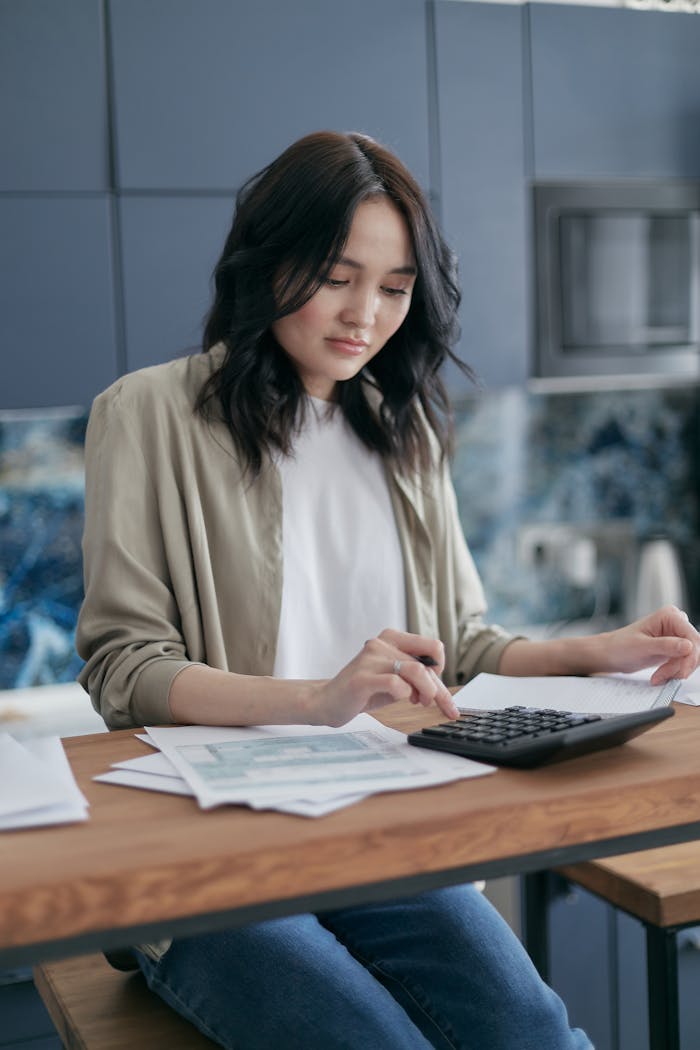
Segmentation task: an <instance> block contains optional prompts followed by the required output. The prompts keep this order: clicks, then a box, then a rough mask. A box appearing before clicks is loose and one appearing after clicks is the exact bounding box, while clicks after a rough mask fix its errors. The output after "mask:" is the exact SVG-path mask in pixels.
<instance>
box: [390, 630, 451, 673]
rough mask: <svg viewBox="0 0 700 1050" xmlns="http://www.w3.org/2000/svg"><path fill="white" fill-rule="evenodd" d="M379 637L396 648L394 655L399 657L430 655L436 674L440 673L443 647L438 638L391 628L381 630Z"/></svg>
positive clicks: (416, 657) (442, 667)
mask: <svg viewBox="0 0 700 1050" xmlns="http://www.w3.org/2000/svg"><path fill="white" fill-rule="evenodd" d="M379 638H380V640H382V641H385V642H387V643H388V644H390V645H393V646H394V648H395V649H397V650H398V651H397V654H396V655H397V656H398V657H399V659H400V658H401V657H402V656H403V657H406V656H412V657H413V658H414V659H418V658H419V657H430V659H431V660H433V661H434V666H435V668H436V670H437V672H438V674H442V672H443V670H444V667H445V647H444V645H443V644H442V642H441V641H440V639H439V638H427V637H426V636H425V635H421V634H409V633H408V632H407V631H394V630H392V629H387V630H384V631H382V632H381V634H380V635H379Z"/></svg>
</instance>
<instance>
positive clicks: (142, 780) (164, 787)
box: [92, 769, 194, 796]
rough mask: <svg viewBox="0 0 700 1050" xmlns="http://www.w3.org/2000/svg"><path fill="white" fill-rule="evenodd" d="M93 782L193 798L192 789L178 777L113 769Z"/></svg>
mask: <svg viewBox="0 0 700 1050" xmlns="http://www.w3.org/2000/svg"><path fill="white" fill-rule="evenodd" d="M92 779H93V780H97V781H99V782H100V783H101V784H121V785H122V787H134V788H142V789H143V790H144V791H163V792H165V794H167V795H190V796H194V791H193V790H192V788H191V787H190V786H189V785H188V784H187V783H185V781H184V780H183V779H182V777H180V776H174V777H168V776H163V775H162V774H160V773H140V772H139V771H138V770H136V769H113V770H111V771H110V772H109V773H100V774H99V775H98V776H96V777H93V778H92Z"/></svg>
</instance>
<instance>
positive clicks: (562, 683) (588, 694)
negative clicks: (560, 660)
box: [454, 673, 681, 715]
mask: <svg viewBox="0 0 700 1050" xmlns="http://www.w3.org/2000/svg"><path fill="white" fill-rule="evenodd" d="M680 686H681V683H680V681H679V680H678V679H675V678H674V679H672V680H671V681H670V682H666V684H665V685H662V686H653V685H649V684H648V682H641V681H638V680H636V679H631V678H627V677H617V676H611V677H608V676H605V677H603V676H597V675H594V676H592V677H590V678H578V677H574V676H559V675H552V676H551V677H547V678H537V677H531V678H525V677H523V678H518V677H510V676H508V675H499V674H485V673H482V674H478V675H477V676H476V677H475V678H473V679H472V680H471V682H468V683H467V685H465V686H464V688H463V689H460V691H459V692H458V693H455V697H454V699H455V703H456V704H457V706H458V707H459V709H460V710H461V711H471V710H479V711H503V710H504V708H506V707H516V706H521V707H549V708H553V709H554V710H555V711H576V712H579V713H581V714H588V715H626V714H630V713H631V712H633V711H650V710H651V709H652V708H653V707H667V706H668V704H670V703H671V701H672V700H673V699H674V698H675V696H676V694H677V693H678V690H679V689H680Z"/></svg>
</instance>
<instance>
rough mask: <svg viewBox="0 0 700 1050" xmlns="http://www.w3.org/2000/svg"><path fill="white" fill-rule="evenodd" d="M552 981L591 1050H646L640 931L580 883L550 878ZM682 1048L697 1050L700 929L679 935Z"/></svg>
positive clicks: (699, 1032) (630, 919)
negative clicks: (589, 1039) (580, 885)
mask: <svg viewBox="0 0 700 1050" xmlns="http://www.w3.org/2000/svg"><path fill="white" fill-rule="evenodd" d="M547 908H548V930H549V945H548V948H549V983H550V984H551V985H552V987H553V988H554V989H555V991H557V992H558V994H559V995H560V996H561V997H562V999H563V1000H564V1002H565V1003H566V1006H567V1009H568V1011H569V1018H570V1020H571V1023H572V1024H574V1025H578V1026H580V1027H582V1028H583V1029H584V1030H585V1031H586V1033H587V1034H588V1035H589V1037H590V1038H591V1040H592V1042H593V1044H594V1046H595V1048H596V1050H649V1023H648V1016H647V1009H648V1005H647V1004H648V998H647V970H646V940H645V933H644V927H643V925H642V923H640V922H639V921H638V920H637V919H636V918H633V917H632V916H629V915H627V914H626V913H624V912H622V911H620V910H619V909H617V908H614V907H612V906H611V905H609V904H607V903H606V902H605V901H603V900H601V899H600V898H598V897H596V896H595V895H594V894H591V893H588V892H587V891H586V890H584V889H582V888H581V887H579V886H575V885H573V884H572V883H569V882H567V881H566V880H564V879H562V878H560V877H559V876H556V875H550V876H549V878H548V902H547ZM677 945H678V991H679V1012H680V1035H681V1048H682V1050H697V1047H698V1046H700V999H699V998H698V994H697V989H698V987H700V927H696V928H694V929H689V930H681V931H680V932H679V934H678V936H677Z"/></svg>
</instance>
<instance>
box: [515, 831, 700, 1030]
mask: <svg viewBox="0 0 700 1050" xmlns="http://www.w3.org/2000/svg"><path fill="white" fill-rule="evenodd" d="M557 874H558V875H561V876H563V877H564V878H565V879H568V880H569V882H573V883H575V884H576V885H578V886H582V887H583V888H584V889H586V890H588V891H590V892H591V893H594V894H596V896H598V897H600V898H601V899H602V900H604V901H607V902H608V903H609V904H612V905H614V906H615V907H616V908H620V909H621V910H622V911H624V912H626V913H627V914H628V915H632V916H634V917H635V918H636V919H638V920H639V921H640V922H641V923H642V924H643V925H644V928H645V933H646V947H647V988H648V1000H649V1047H650V1050H680V1025H679V1013H678V956H677V944H676V935H677V933H678V931H679V930H682V929H684V928H687V927H688V926H697V925H700V842H687V843H683V844H682V845H678V846H663V847H661V848H659V849H651V850H643V851H641V852H638V853H626V854H624V855H623V856H619V857H608V858H607V859H606V860H595V861H584V862H582V863H580V864H572V865H569V866H568V867H562V868H558V869H557ZM544 878H546V873H541V872H538V873H536V874H535V875H528V876H526V880H525V881H526V887H525V909H524V910H525V914H524V916H523V919H524V930H525V937H524V939H525V944H526V946H527V948H528V951H530V954H531V955H532V958H533V960H534V962H535V964H536V966H537V968H538V969H539V971H540V973H541V974H542V976H543V977H545V979H547V978H548V976H549V974H548V969H549V968H548V958H547V928H546V900H545V896H546V887H545V883H544V882H543V881H542V880H543V879H544Z"/></svg>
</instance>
